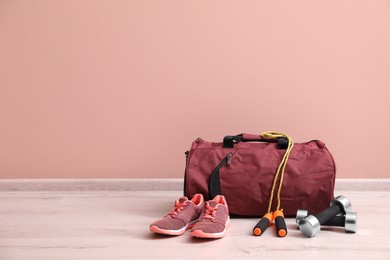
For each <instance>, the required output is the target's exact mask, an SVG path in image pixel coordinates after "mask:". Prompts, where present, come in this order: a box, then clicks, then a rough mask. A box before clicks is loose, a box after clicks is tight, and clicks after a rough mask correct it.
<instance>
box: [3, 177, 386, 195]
mask: <svg viewBox="0 0 390 260" xmlns="http://www.w3.org/2000/svg"><path fill="white" fill-rule="evenodd" d="M170 190H172V191H178V190H183V179H180V178H170V179H2V180H1V179H0V192H23V191H80V192H82V191H86V192H87V191H170ZM335 190H336V191H390V179H337V180H336V187H335Z"/></svg>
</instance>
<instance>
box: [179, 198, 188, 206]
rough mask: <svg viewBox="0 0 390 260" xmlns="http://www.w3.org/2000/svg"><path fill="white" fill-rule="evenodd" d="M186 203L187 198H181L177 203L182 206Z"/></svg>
mask: <svg viewBox="0 0 390 260" xmlns="http://www.w3.org/2000/svg"><path fill="white" fill-rule="evenodd" d="M186 201H188V198H187V197H181V198H180V199H179V203H180V204H183V203H185V202H186Z"/></svg>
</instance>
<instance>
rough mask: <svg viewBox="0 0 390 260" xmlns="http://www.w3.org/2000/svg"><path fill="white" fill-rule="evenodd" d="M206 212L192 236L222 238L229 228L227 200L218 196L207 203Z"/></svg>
mask: <svg viewBox="0 0 390 260" xmlns="http://www.w3.org/2000/svg"><path fill="white" fill-rule="evenodd" d="M205 207H206V211H205V213H204V215H203V216H201V217H200V219H199V221H198V222H197V223H196V224H195V225H194V227H193V228H192V230H191V236H193V237H200V238H222V237H224V236H225V233H226V229H227V227H228V226H229V210H228V206H227V203H226V199H225V197H224V196H222V195H217V196H215V198H214V199H213V200H209V201H207V202H206V206H205Z"/></svg>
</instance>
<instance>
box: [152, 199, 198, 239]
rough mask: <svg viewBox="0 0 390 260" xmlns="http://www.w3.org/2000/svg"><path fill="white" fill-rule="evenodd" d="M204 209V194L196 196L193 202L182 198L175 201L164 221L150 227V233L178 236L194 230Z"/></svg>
mask: <svg viewBox="0 0 390 260" xmlns="http://www.w3.org/2000/svg"><path fill="white" fill-rule="evenodd" d="M203 208H204V199H203V195H202V194H195V195H194V197H193V198H192V199H191V200H188V198H187V197H181V198H180V199H179V200H177V201H175V206H174V208H173V209H172V210H171V212H169V213H168V214H167V215H166V216H165V217H164V218H163V219H160V220H157V221H155V222H153V223H152V224H151V225H150V231H153V232H155V233H159V234H164V235H171V236H178V235H182V234H184V232H185V231H186V230H187V229H189V228H192V227H193V226H194V224H195V223H196V222H197V221H198V218H199V215H200V212H201V211H202V209H203Z"/></svg>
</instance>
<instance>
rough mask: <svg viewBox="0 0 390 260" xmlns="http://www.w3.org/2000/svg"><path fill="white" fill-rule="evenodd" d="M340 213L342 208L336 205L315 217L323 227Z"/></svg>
mask: <svg viewBox="0 0 390 260" xmlns="http://www.w3.org/2000/svg"><path fill="white" fill-rule="evenodd" d="M340 212H341V208H340V206H339V205H337V204H335V205H333V206H331V207H330V208H327V209H326V210H324V211H322V212H321V213H318V214H317V215H315V216H314V217H315V218H316V219H318V222H320V224H321V225H323V224H325V223H326V222H328V221H329V220H330V219H331V218H333V217H334V216H336V215H337V214H339V213H340Z"/></svg>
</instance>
